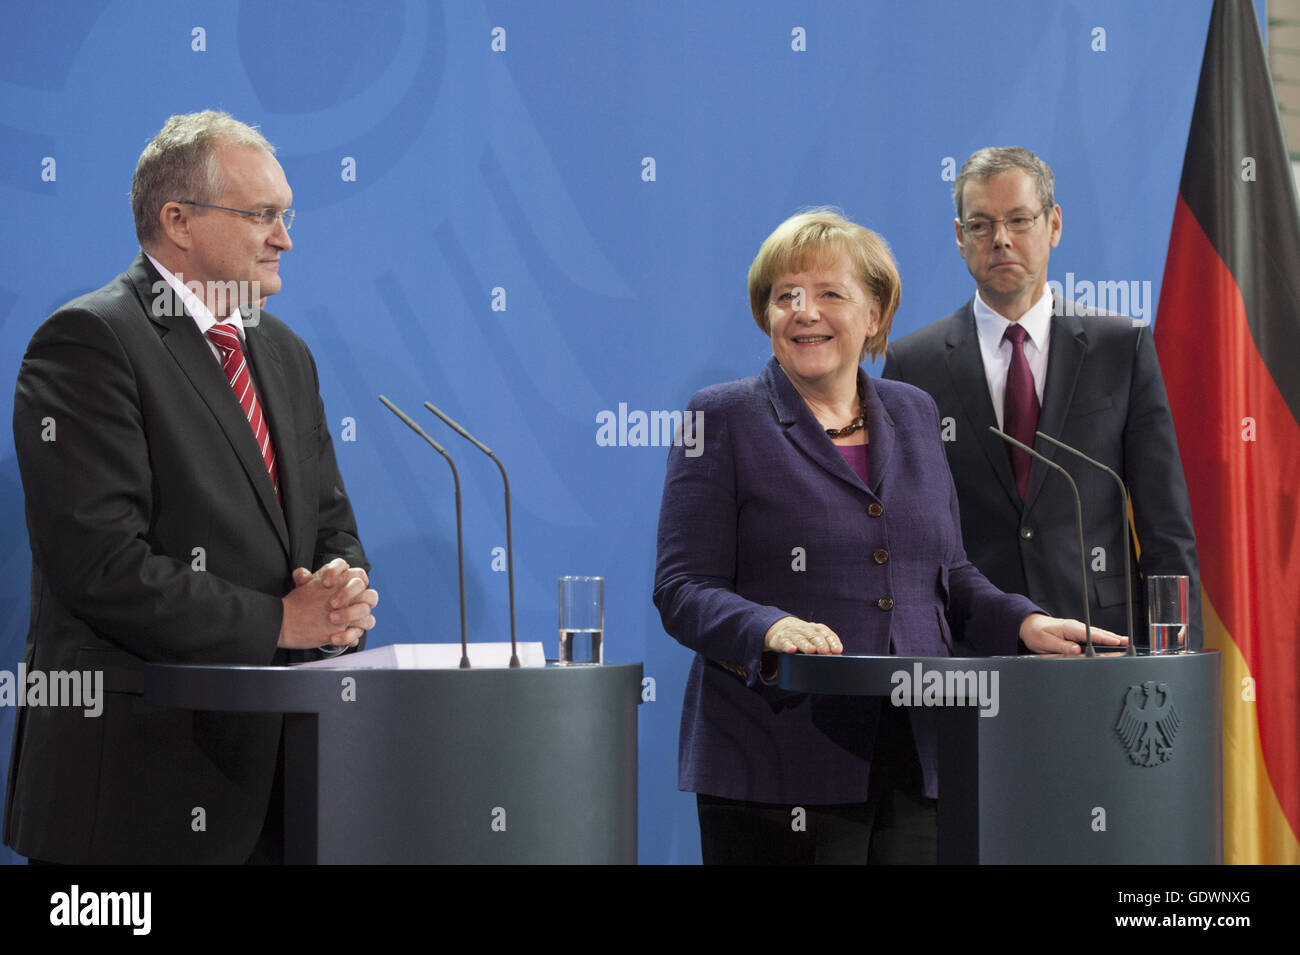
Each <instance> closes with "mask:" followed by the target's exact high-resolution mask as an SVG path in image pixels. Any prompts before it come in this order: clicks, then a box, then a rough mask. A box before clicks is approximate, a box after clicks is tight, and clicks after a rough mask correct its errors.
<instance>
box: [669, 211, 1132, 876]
mask: <svg viewBox="0 0 1300 955" xmlns="http://www.w3.org/2000/svg"><path fill="white" fill-rule="evenodd" d="M749 297H750V307H751V309H752V311H753V315H754V320H755V321H756V322H757V323H758V326H759V328H760V329H762V330H763V332H764V333H765V334H767V335H769V336H770V338H771V341H772V355H773V357H772V358H771V359H769V360H768V362H767V365H766V366H765V367H764V369H763V371H762V374H760V375H759V376H758V377H757V378H746V379H743V380H740V381H735V382H731V383H729V384H722V385H714V386H712V387H710V388H705V389H704V390H703V391H700V392H699V393H697V394H696V395H695V397H694V398H692V400H691V403H690V405H689V411H690V412H695V413H698V414H701V415H703V424H704V429H703V431H702V432H697V433H702V434H703V435H704V436H705V438H704V440H703V445H702V448H701V446H700V445H699V444H697V445H696V446H695V447H693V448H689V449H688V448H685V447H674V448H673V449H672V452H671V453H670V456H669V463H668V474H667V478H666V480H665V482H664V496H663V504H662V506H661V509H660V513H659V554H658V562H657V567H656V570H655V588H654V601H655V606H657V607H658V608H659V612H660V614H661V616H662V618H663V624H664V629H665V630H667V632H668V633H669V634H671V635H672V636H673V637H674V638H676V639H677V640H678V641H680V642H681V643H682V644H683V645H685V646H686V647H688V648H690V649H691V650H694V651H695V654H696V656H695V662H694V664H693V665H692V667H691V672H690V676H689V678H688V680H687V685H686V692H685V699H684V703H683V707H682V727H681V740H680V750H679V754H678V764H679V766H678V771H679V779H678V784H679V786H680V788H681V789H683V790H687V791H693V792H695V793H697V794H698V796H697V799H698V802H699V816H700V836H701V843H702V849H703V854H704V861H705V862H706V863H708V862H763V861H766V862H835V861H860V862H865V861H868V859H869V860H870V861H873V862H875V861H899V862H924V861H933V860H934V858H935V842H936V832H937V823H936V819H937V815H936V811H935V810H936V799H937V796H938V779H937V775H936V760H937V754H936V734H935V730H934V725H933V721H932V720H931V719H928V718H927V717H928V715H929V714H928V713H927V712H926V711H924V710H916V709H913V710H902V709H894V708H893V707H889V706H883V707H882V706H881V703H880V701H879V700H865V699H859V698H856V697H838V696H819V695H809V694H802V693H790V692H786V691H783V690H780V689H778V688H777V687H776V686H775V684H774V679H775V674H776V654H778V653H824V654H837V653H843V652H848V653H853V654H890V653H893V654H902V655H918V656H946V655H948V654H949V653H950V652H951V646H952V641H953V640H960V641H964V642H966V643H967V644H968V645H969V646H970V647H971V648H972V649H973V650H974V651H975V652H978V653H983V654H1014V653H1016V652H1017V648H1018V646H1019V645H1020V644H1023V645H1024V646H1025V647H1027V648H1028V649H1030V650H1033V651H1038V652H1056V653H1078V652H1079V643H1080V642H1082V641H1083V639H1084V634H1083V625H1082V624H1080V623H1078V622H1077V621H1066V620H1059V619H1055V618H1052V617H1048V616H1046V615H1045V614H1043V613H1042V611H1040V610H1039V609H1038V608H1037V607H1036V606H1035V605H1034V604H1033V603H1031V602H1030V601H1029V600H1028V599H1026V598H1024V597H1020V596H1015V595H1010V594H1004V593H1002V592H1001V591H1000V590H998V589H997V588H995V587H994V586H993V585H992V584H990V583H989V582H988V581H987V580H986V579H985V578H984V577H983V576H982V575H981V574H980V573H979V571H978V570H976V569H975V568H974V566H972V565H971V563H970V562H969V561H968V560H967V559H966V554H965V551H964V550H963V548H962V540H961V526H960V521H959V518H958V509H957V496H956V491H955V490H954V488H953V482H952V476H951V474H950V473H949V471H948V465H947V460H946V458H945V455H944V450H943V445H942V442H941V441H940V436H939V421H938V413H937V411H936V410H935V405H934V402H933V400H932V399H931V398H930V396H929V395H927V394H926V393H925V392H923V391H921V390H919V389H917V388H913V387H911V386H910V385H905V384H902V383H900V382H894V381H884V380H880V379H871V378H869V377H867V375H866V374H865V373H864V372H863V371H862V369H861V368H860V367H859V365H860V362H861V361H862V360H863V359H864V358H865V357H866V356H867V355H868V354H870V355H872V356H878V355H880V354H882V353H883V352H884V350H885V344H886V341H887V339H888V335H889V326H890V322H891V320H892V318H893V315H894V312H895V311H896V310H897V308H898V301H899V278H898V270H897V267H896V266H895V264H894V260H893V257H892V256H891V255H890V252H889V248H888V246H887V245H886V244H885V242H884V240H883V239H881V238H880V237H879V236H878V235H876V234H875V233H874V232H872V231H871V230H869V229H865V228H863V227H861V226H858V225H856V224H854V223H852V222H849V221H848V220H846V219H844V218H843V217H841V216H840V215H838V214H836V213H834V212H831V211H825V210H817V211H813V212H809V213H803V214H800V215H797V216H794V217H792V218H790V219H788V220H786V221H785V222H784V223H782V224H781V225H780V226H779V227H778V228H777V229H776V231H775V232H773V233H772V234H771V235H770V236H768V238H767V240H766V241H765V242H764V243H763V245H762V247H761V248H760V249H759V252H758V256H757V258H755V260H754V264H753V265H752V266H751V268H750V271H749ZM697 420H698V419H697ZM688 451H689V452H690V453H687V452H688ZM1093 639H1094V642H1099V643H1111V642H1118V641H1119V638H1117V637H1115V638H1110V637H1107V636H1105V635H1104V634H1103V635H1101V637H1100V638H1099V636H1098V633H1097V631H1095V630H1094V631H1093ZM796 808H800V809H802V810H803V812H802V813H799V812H797V811H796Z"/></svg>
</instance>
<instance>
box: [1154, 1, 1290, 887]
mask: <svg viewBox="0 0 1300 955" xmlns="http://www.w3.org/2000/svg"><path fill="white" fill-rule="evenodd" d="M1155 342H1156V350H1157V353H1158V354H1159V356H1160V365H1161V368H1162V370H1163V371H1164V375H1165V384H1166V385H1167V386H1168V389H1169V400H1170V404H1171V406H1172V409H1173V416H1174V425H1175V427H1176V429H1177V431H1178V447H1179V448H1180V449H1181V452H1182V458H1183V471H1184V473H1185V474H1186V475H1187V485H1188V491H1189V492H1190V494H1191V502H1192V518H1193V520H1194V521H1195V525H1196V543H1197V553H1198V555H1199V557H1200V565H1201V587H1202V592H1201V600H1202V607H1203V610H1204V628H1205V646H1206V647H1213V648H1216V649H1218V650H1219V651H1220V652H1221V653H1222V654H1223V799H1224V807H1223V808H1224V861H1225V862H1230V863H1296V862H1300V841H1298V840H1297V836H1298V835H1300V694H1298V692H1297V684H1298V683H1300V534H1298V533H1297V527H1298V525H1300V212H1298V211H1297V203H1296V191H1295V182H1294V179H1293V178H1292V173H1291V168H1290V164H1289V163H1288V161H1287V153H1286V148H1285V146H1284V144H1283V140H1282V129H1281V124H1280V123H1279V121H1278V112H1277V103H1276V101H1275V99H1274V97H1273V84H1272V82H1271V80H1270V79H1269V74H1268V67H1267V65H1266V63H1265V60H1264V51H1263V43H1262V42H1261V39H1260V35H1259V24H1258V22H1257V20H1256V19H1255V11H1254V8H1253V6H1252V4H1251V3H1250V0H1216V2H1215V4H1214V11H1213V13H1212V14H1211V15H1210V30H1209V36H1208V38H1207V40H1206V43H1205V58H1204V60H1203V62H1202V64H1201V78H1200V86H1199V88H1198V90H1197V93H1196V107H1195V109H1194V111H1193V113H1192V126H1191V131H1190V133H1189V134H1188V137H1187V154H1186V156H1185V157H1184V159H1183V175H1182V180H1181V182H1180V184H1179V188H1178V204H1177V207H1176V209H1175V211H1174V224H1173V232H1172V235H1171V236H1170V239H1169V256H1168V258H1167V260H1166V262H1165V276H1164V284H1163V287H1162V289H1161V293H1160V310H1159V312H1158V314H1157V316H1156V331H1155Z"/></svg>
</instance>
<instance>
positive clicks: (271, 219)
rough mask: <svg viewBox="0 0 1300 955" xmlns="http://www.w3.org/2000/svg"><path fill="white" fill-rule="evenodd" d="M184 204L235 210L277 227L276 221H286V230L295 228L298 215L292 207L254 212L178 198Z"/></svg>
mask: <svg viewBox="0 0 1300 955" xmlns="http://www.w3.org/2000/svg"><path fill="white" fill-rule="evenodd" d="M176 201H177V202H179V203H180V204H181V205H183V206H198V207H199V208H200V209H220V210H221V211H222V212H233V213H235V214H236V215H241V216H243V217H244V218H246V219H248V220H249V221H250V222H256V223H257V224H258V225H260V226H268V227H270V228H274V227H275V223H276V221H277V220H278V221H280V222H283V223H284V231H285V232H288V231H289V230H290V229H291V228H293V217H294V216H295V215H297V213H295V212H294V211H293V210H292V209H263V210H262V211H261V212H254V211H253V210H252V209H232V208H230V206H214V205H213V204H212V203H210V202H195V201H194V200H193V199H177V200H176Z"/></svg>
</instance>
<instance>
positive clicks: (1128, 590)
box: [1034, 431, 1137, 657]
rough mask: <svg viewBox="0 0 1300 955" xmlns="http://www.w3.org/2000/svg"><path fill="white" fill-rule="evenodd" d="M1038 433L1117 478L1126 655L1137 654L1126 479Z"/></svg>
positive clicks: (1050, 437) (1095, 461)
mask: <svg viewBox="0 0 1300 955" xmlns="http://www.w3.org/2000/svg"><path fill="white" fill-rule="evenodd" d="M1034 433H1035V434H1036V435H1038V436H1039V437H1040V438H1042V439H1043V440H1044V441H1047V442H1048V443H1050V444H1054V445H1056V446H1057V447H1058V448H1060V449H1061V450H1062V451H1068V452H1070V453H1071V454H1073V455H1074V456H1075V457H1078V458H1082V459H1083V460H1085V461H1087V462H1088V463H1089V464H1091V465H1092V466H1093V467H1095V468H1101V470H1103V471H1105V472H1106V473H1107V474H1109V475H1110V476H1111V477H1113V478H1114V479H1115V483H1116V485H1118V486H1119V497H1120V501H1121V502H1122V509H1121V512H1120V513H1121V520H1122V521H1123V522H1124V600H1125V604H1126V608H1127V610H1128V650H1127V651H1126V654H1125V655H1126V656H1130V657H1135V656H1137V649H1136V648H1135V646H1134V644H1135V643H1136V635H1135V634H1134V632H1133V558H1132V557H1131V556H1130V555H1131V554H1132V552H1133V528H1132V527H1131V526H1130V525H1129V522H1128V488H1126V487H1125V486H1124V479H1123V478H1121V477H1120V476H1119V475H1118V474H1116V473H1115V472H1114V471H1113V470H1111V469H1110V468H1108V467H1107V466H1106V465H1104V464H1102V463H1101V462H1100V461H1097V460H1094V459H1093V458H1090V457H1088V455H1086V454H1084V453H1083V452H1082V451H1080V450H1079V449H1078V448H1072V447H1070V446H1069V445H1068V444H1066V443H1065V442H1064V441H1058V440H1056V438H1053V437H1052V436H1051V435H1050V434H1043V432H1041V431H1035V432H1034Z"/></svg>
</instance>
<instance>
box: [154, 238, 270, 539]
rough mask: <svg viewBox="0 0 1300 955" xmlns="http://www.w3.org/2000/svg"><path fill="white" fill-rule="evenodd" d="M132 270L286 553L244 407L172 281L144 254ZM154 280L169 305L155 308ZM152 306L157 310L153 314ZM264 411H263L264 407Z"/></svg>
mask: <svg viewBox="0 0 1300 955" xmlns="http://www.w3.org/2000/svg"><path fill="white" fill-rule="evenodd" d="M131 273H132V278H133V280H134V281H135V287H136V294H137V295H138V296H139V298H140V303H141V305H142V306H143V307H144V310H145V314H146V315H148V317H149V320H150V321H151V322H153V323H154V325H155V326H157V327H158V329H159V338H160V339H161V340H162V343H163V346H164V347H165V348H166V349H167V351H168V352H170V353H171V356H172V358H173V359H174V360H175V361H176V364H177V365H178V366H180V369H181V371H182V372H184V374H185V376H186V377H187V378H188V379H189V381H190V384H191V385H192V386H193V387H194V390H195V391H196V392H198V394H199V397H200V398H202V399H203V403H204V404H206V405H207V406H208V410H209V411H211V412H212V416H213V418H215V419H216V422H217V424H218V426H219V427H220V428H221V432H222V434H224V435H225V436H226V440H227V441H228V442H229V443H230V448H231V450H232V451H233V452H234V454H235V457H236V458H238V460H239V463H240V465H241V466H242V467H243V469H244V473H245V474H246V475H247V476H248V479H249V481H251V482H252V484H253V488H254V490H255V491H256V492H257V497H258V499H259V500H260V501H261V503H262V509H263V510H264V511H265V512H266V516H267V518H268V519H269V520H270V521H271V523H272V524H273V525H274V526H275V530H276V533H277V534H278V535H279V536H280V542H281V544H283V545H284V549H285V553H286V554H287V553H289V532H288V528H287V527H286V525H285V520H284V513H283V512H282V511H281V508H280V502H279V501H277V500H276V497H275V488H274V487H273V486H272V484H271V476H270V475H269V474H267V472H266V462H265V461H263V460H262V455H261V454H260V453H259V451H258V447H257V441H256V439H255V438H254V437H253V429H252V428H251V427H250V426H249V424H248V419H247V418H246V417H245V416H244V409H243V408H241V407H240V406H239V402H238V401H236V400H235V395H234V392H232V391H231V389H230V382H229V381H227V380H226V376H225V375H224V374H223V373H222V371H221V366H220V365H219V364H217V362H216V359H215V358H213V357H212V351H211V349H209V348H208V344H207V341H206V340H205V339H204V338H203V336H202V335H200V334H199V330H198V327H197V326H196V325H195V324H194V319H193V318H191V317H190V315H189V313H188V312H186V311H185V310H184V306H183V305H182V304H181V303H180V300H179V299H178V298H177V297H176V296H175V294H174V293H173V292H172V291H171V287H170V286H168V285H166V283H165V281H164V279H163V278H162V276H160V275H159V274H158V273H157V271H156V270H155V269H154V268H153V266H152V265H151V264H150V263H149V260H148V259H146V258H145V257H144V256H143V255H141V256H140V257H139V258H138V259H136V261H135V263H134V264H133V265H132V267H131ZM159 282H162V283H163V290H162V291H161V292H160V293H158V294H161V295H163V296H165V301H166V303H167V304H169V305H170V306H171V307H163V308H157V309H155V308H153V307H152V306H151V304H150V303H152V302H154V301H155V298H156V295H155V292H154V289H155V288H157V283H159ZM157 312H162V314H161V315H159V314H156V313H157ZM257 385H258V388H259V393H260V388H261V385H262V382H261V380H260V379H259V380H258V381H257ZM263 413H264V414H266V412H265V411H264V412H263ZM267 417H268V418H269V417H270V415H269V414H267ZM276 437H277V435H276V433H275V431H274V430H272V440H275V439H276ZM276 453H277V455H278V454H280V453H281V452H280V448H279V445H278V444H277V445H276ZM284 470H287V469H285V468H283V467H282V468H281V472H282V473H283V471H284Z"/></svg>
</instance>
